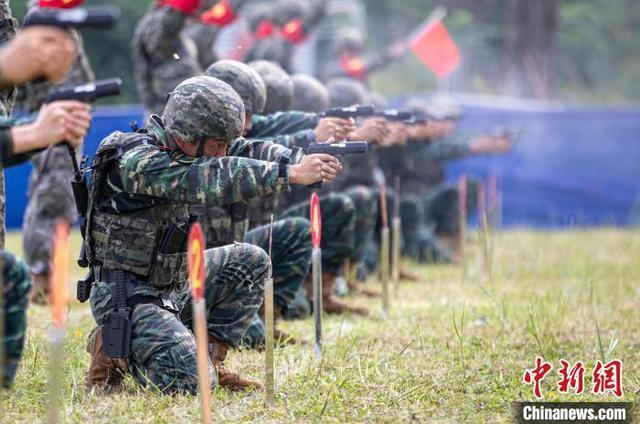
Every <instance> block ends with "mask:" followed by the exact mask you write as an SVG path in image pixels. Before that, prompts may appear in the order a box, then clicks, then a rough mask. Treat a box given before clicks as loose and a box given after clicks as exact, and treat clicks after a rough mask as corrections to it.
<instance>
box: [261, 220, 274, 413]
mask: <svg viewBox="0 0 640 424" xmlns="http://www.w3.org/2000/svg"><path fill="white" fill-rule="evenodd" d="M272 243H273V214H271V224H270V225H269V261H271V246H272ZM269 268H270V271H269V277H268V278H267V280H266V281H265V283H264V328H265V337H264V346H265V347H264V388H265V390H264V402H265V404H266V405H267V406H273V405H274V404H275V378H274V360H273V349H274V347H273V345H274V340H273V338H274V337H273V329H274V321H273V264H270V266H269Z"/></svg>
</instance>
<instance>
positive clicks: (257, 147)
mask: <svg viewBox="0 0 640 424" xmlns="http://www.w3.org/2000/svg"><path fill="white" fill-rule="evenodd" d="M227 153H228V155H229V156H241V157H245V158H251V159H257V160H263V161H267V162H280V161H282V160H283V159H285V158H286V159H285V160H287V161H288V162H290V163H298V162H300V160H301V159H302V157H303V156H304V151H303V150H302V149H298V148H293V149H289V148H286V147H284V146H281V145H280V144H276V143H274V142H272V141H270V140H258V139H245V138H238V139H235V140H233V141H232V142H231V144H230V145H229V149H228V152H227Z"/></svg>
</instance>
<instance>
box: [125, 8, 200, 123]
mask: <svg viewBox="0 0 640 424" xmlns="http://www.w3.org/2000/svg"><path fill="white" fill-rule="evenodd" d="M186 21H187V15H185V14H184V13H182V12H181V11H179V10H177V9H174V8H169V7H160V6H156V5H155V4H153V3H152V5H151V6H150V10H149V11H148V12H147V14H146V15H145V16H144V17H143V18H142V19H141V20H140V22H139V23H138V26H137V27H136V31H135V34H134V36H133V45H132V52H133V68H134V75H135V78H136V83H137V88H138V96H139V98H140V100H142V103H143V104H144V106H145V107H146V108H147V109H148V110H149V111H150V112H152V113H156V114H160V113H162V109H163V108H164V104H165V103H166V100H167V95H168V94H169V93H170V92H171V91H172V90H173V89H174V88H175V87H176V86H177V85H178V84H179V83H180V82H182V81H183V80H185V79H187V78H189V77H191V76H193V75H197V74H200V73H201V72H202V68H201V67H200V64H199V63H198V52H197V47H196V45H195V44H194V43H193V41H192V40H191V39H190V38H189V37H187V36H185V35H184V34H182V29H183V28H184V26H185V24H186Z"/></svg>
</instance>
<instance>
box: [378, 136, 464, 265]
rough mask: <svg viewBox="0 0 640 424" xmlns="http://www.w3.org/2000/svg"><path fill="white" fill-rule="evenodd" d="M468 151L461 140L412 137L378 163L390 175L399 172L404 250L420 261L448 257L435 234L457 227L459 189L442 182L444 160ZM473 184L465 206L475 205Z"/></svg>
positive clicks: (449, 233)
mask: <svg viewBox="0 0 640 424" xmlns="http://www.w3.org/2000/svg"><path fill="white" fill-rule="evenodd" d="M468 154H469V147H468V145H467V144H466V143H464V142H463V141H461V140H453V139H441V140H434V141H412V142H411V143H409V144H407V145H406V146H402V147H393V148H390V149H388V151H387V152H386V154H385V155H383V157H381V159H380V164H381V166H382V167H383V169H384V170H385V173H386V174H387V176H388V177H389V178H391V176H392V175H394V174H395V175H399V176H400V179H401V182H402V193H403V195H402V199H401V203H400V213H401V219H402V229H403V231H402V235H403V246H402V249H403V253H404V254H406V255H409V256H411V257H413V258H415V259H418V260H421V261H427V262H431V261H435V262H441V261H448V260H449V252H448V251H447V250H446V249H444V248H443V247H442V246H441V245H440V244H439V243H438V239H437V236H438V235H444V234H446V235H451V234H455V233H456V232H457V231H458V226H459V214H458V189H457V187H455V186H448V185H445V184H443V180H444V166H443V163H444V162H445V161H446V160H453V159H456V158H460V157H464V156H466V155H468ZM474 187H476V185H474V184H473V183H470V184H469V190H468V200H467V202H468V207H469V208H470V210H472V208H473V207H474V206H475V203H474V202H475V200H474V199H475V197H474V193H475V190H474Z"/></svg>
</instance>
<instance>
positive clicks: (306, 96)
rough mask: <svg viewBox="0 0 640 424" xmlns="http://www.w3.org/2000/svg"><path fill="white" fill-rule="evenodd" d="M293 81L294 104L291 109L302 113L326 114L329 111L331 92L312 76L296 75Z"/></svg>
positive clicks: (293, 76) (292, 77)
mask: <svg viewBox="0 0 640 424" xmlns="http://www.w3.org/2000/svg"><path fill="white" fill-rule="evenodd" d="M291 79H292V80H293V103H292V104H291V109H293V110H300V111H302V112H324V111H325V110H327V109H329V90H327V87H326V86H325V85H324V84H323V83H321V82H320V81H319V80H317V79H315V78H314V77H312V76H310V75H305V74H295V75H292V76H291Z"/></svg>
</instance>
